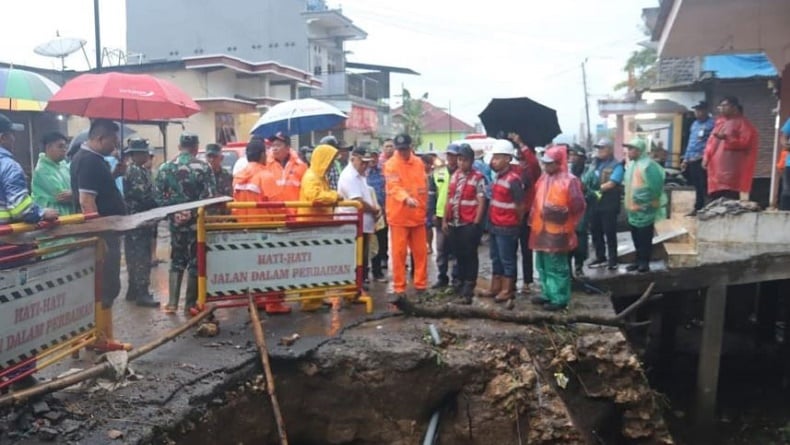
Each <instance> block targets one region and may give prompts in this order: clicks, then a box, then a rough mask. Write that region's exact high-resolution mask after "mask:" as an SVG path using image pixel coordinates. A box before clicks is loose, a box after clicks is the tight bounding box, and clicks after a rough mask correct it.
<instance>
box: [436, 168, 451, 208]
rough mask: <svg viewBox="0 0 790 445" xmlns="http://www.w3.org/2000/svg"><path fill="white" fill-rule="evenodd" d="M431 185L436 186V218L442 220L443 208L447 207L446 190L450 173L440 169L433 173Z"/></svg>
mask: <svg viewBox="0 0 790 445" xmlns="http://www.w3.org/2000/svg"><path fill="white" fill-rule="evenodd" d="M432 176H433V183H434V184H435V185H436V217H437V218H444V207H445V206H446V205H447V190H448V186H449V185H450V171H449V170H448V169H447V167H441V168H439V169H438V170H434V171H433V175H432Z"/></svg>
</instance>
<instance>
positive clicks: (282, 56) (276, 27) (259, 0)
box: [126, 0, 310, 71]
mask: <svg viewBox="0 0 790 445" xmlns="http://www.w3.org/2000/svg"><path fill="white" fill-rule="evenodd" d="M126 3H127V4H126V47H127V52H128V53H129V54H135V53H140V54H142V55H143V59H142V60H143V62H147V61H153V60H180V59H181V58H183V57H191V56H199V55H209V54H228V55H230V56H234V57H238V58H240V59H243V60H248V61H251V62H262V61H266V60H276V61H278V62H280V63H282V64H284V65H289V66H292V67H295V68H299V69H302V70H305V71H307V70H308V69H309V54H310V48H309V44H308V41H307V25H306V23H305V20H304V18H303V17H302V16H301V13H302V12H303V11H305V9H306V3H305V1H304V0H288V1H283V0H234V1H232V2H229V1H226V0H200V1H195V0H166V1H162V0H134V1H128V2H126Z"/></svg>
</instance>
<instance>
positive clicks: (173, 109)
mask: <svg viewBox="0 0 790 445" xmlns="http://www.w3.org/2000/svg"><path fill="white" fill-rule="evenodd" d="M46 111H51V112H55V113H61V114H73V115H77V116H83V117H89V118H104V119H116V120H127V121H148V120H159V119H177V118H186V117H189V116H191V115H193V114H195V113H197V112H199V111H200V105H198V104H196V103H195V101H193V100H192V98H190V97H189V95H187V94H186V93H185V92H184V91H182V90H181V89H180V88H178V87H177V86H175V85H174V84H172V83H170V82H168V81H166V80H162V79H159V78H156V77H153V76H149V75H147V74H125V73H114V72H111V73H103V74H82V75H80V76H77V77H75V78H74V79H72V80H70V81H68V82H66V84H65V85H63V87H62V88H61V89H60V90H59V91H58V92H57V93H56V94H55V95H53V96H52V98H50V99H49V103H48V104H47V108H46Z"/></svg>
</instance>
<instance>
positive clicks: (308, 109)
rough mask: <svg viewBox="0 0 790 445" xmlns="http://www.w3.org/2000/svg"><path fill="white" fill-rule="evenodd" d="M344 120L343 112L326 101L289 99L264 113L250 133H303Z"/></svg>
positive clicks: (263, 134) (326, 127) (259, 134)
mask: <svg viewBox="0 0 790 445" xmlns="http://www.w3.org/2000/svg"><path fill="white" fill-rule="evenodd" d="M345 120H346V115H345V113H343V112H342V111H340V110H339V109H337V108H335V107H333V106H332V105H329V104H328V103H326V102H321V101H320V100H315V99H297V100H290V101H288V102H282V103H279V104H277V105H275V106H273V107H272V108H271V109H269V111H267V112H266V113H264V114H263V116H261V118H260V119H258V122H256V123H255V125H253V126H252V131H250V134H252V135H253V136H260V137H264V138H267V137H269V136H272V135H274V134H275V133H277V132H278V131H282V132H285V133H287V134H304V133H309V132H311V131H321V130H328V129H330V128H334V127H336V126H338V125H340V124H341V123H343V122H345Z"/></svg>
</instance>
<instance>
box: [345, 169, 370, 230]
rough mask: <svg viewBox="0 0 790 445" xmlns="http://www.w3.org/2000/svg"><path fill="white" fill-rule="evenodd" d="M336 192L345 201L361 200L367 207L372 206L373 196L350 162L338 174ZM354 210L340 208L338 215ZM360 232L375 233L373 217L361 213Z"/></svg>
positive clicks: (364, 180)
mask: <svg viewBox="0 0 790 445" xmlns="http://www.w3.org/2000/svg"><path fill="white" fill-rule="evenodd" d="M337 192H338V193H339V194H340V196H341V197H342V198H343V199H344V200H346V201H351V200H357V199H361V200H362V201H364V202H366V203H367V204H368V205H371V206H372V205H373V196H372V194H371V189H370V187H368V182H367V180H366V179H365V177H364V176H362V175H360V174H359V172H358V171H357V169H355V168H354V166H353V165H351V163H350V162H349V163H348V165H346V167H345V168H344V169H343V171H342V172H340V178H339V179H338V180H337ZM356 210H357V209H356V208H354V207H341V208H339V209H338V213H354V212H356ZM362 231H363V232H364V233H374V232H375V231H376V229H375V221H374V220H373V215H372V214H370V213H368V212H363V213H362Z"/></svg>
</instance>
